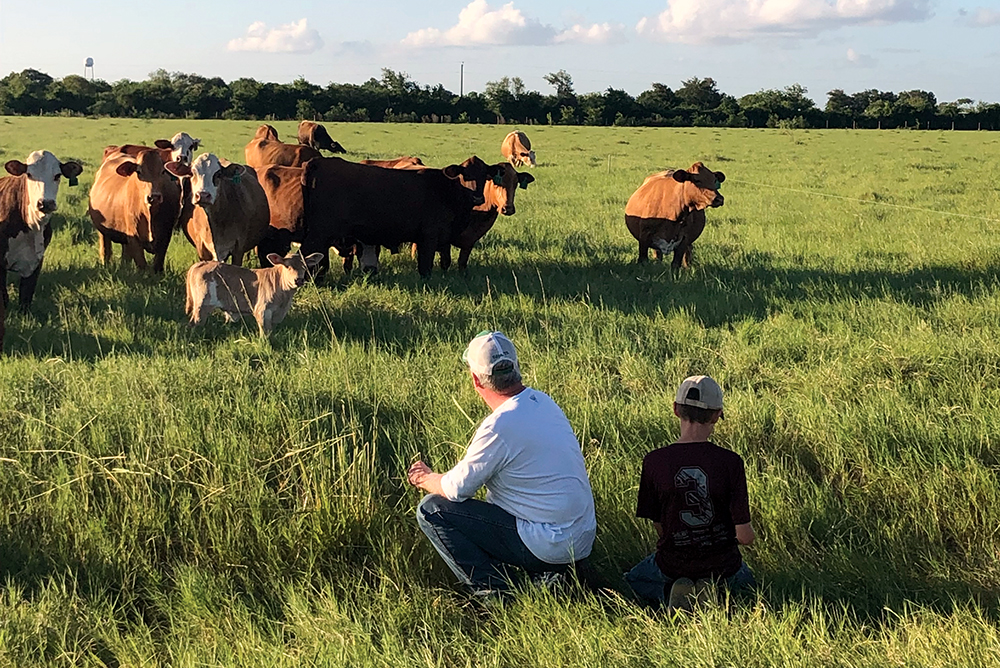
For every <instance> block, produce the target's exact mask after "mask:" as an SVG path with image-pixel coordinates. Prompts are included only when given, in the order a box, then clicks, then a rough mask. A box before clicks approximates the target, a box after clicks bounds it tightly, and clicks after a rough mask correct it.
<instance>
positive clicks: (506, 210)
mask: <svg viewBox="0 0 1000 668" xmlns="http://www.w3.org/2000/svg"><path fill="white" fill-rule="evenodd" d="M501 213H503V215H505V216H513V215H514V205H513V204H510V205H507V206H505V207H504V208H503V209H502V211H501Z"/></svg>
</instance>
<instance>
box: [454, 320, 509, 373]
mask: <svg viewBox="0 0 1000 668" xmlns="http://www.w3.org/2000/svg"><path fill="white" fill-rule="evenodd" d="M462 361H463V362H465V363H466V364H468V365H469V370H470V371H472V373H474V374H476V376H477V377H482V376H492V375H493V370H494V369H495V368H496V366H497V365H498V364H500V363H501V362H509V363H511V364H513V368H514V370H515V371H517V372H518V373H521V368H520V366H518V364H517V352H516V351H515V350H514V344H513V343H511V341H510V339H508V338H507V337H506V336H504V335H503V333H502V332H493V331H490V330H486V331H483V332H479V334H476V337H475V338H474V339H472V340H471V341H469V345H468V347H466V349H465V352H464V353H462Z"/></svg>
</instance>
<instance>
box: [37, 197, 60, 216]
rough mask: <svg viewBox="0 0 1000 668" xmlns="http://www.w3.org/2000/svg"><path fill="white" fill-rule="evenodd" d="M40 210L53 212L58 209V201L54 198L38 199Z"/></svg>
mask: <svg viewBox="0 0 1000 668" xmlns="http://www.w3.org/2000/svg"><path fill="white" fill-rule="evenodd" d="M38 210H39V211H41V212H42V213H52V212H53V211H55V210H56V201H55V200H54V199H40V200H38Z"/></svg>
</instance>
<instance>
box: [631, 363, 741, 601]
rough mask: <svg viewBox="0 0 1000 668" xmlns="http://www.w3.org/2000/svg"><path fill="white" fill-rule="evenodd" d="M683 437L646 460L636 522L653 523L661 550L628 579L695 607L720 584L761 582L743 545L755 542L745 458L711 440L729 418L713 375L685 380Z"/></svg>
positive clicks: (680, 399)
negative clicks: (745, 556)
mask: <svg viewBox="0 0 1000 668" xmlns="http://www.w3.org/2000/svg"><path fill="white" fill-rule="evenodd" d="M674 415H676V416H677V417H679V418H680V420H681V435H680V437H679V438H678V439H677V440H676V441H675V442H673V443H671V444H670V445H667V446H666V447H662V448H659V449H658V450H654V451H653V452H650V453H649V454H648V455H646V457H645V458H644V459H643V461H642V477H641V479H640V482H639V501H638V508H637V510H636V516H637V517H643V518H646V519H648V520H652V522H653V526H654V527H656V533H657V535H658V536H659V540H658V541H657V543H656V551H655V552H654V553H653V554H651V555H649V556H648V557H646V558H645V559H643V560H642V561H641V562H639V563H638V564H637V565H636V566H635V567H634V568H633V569H632V570H630V571H629V572H628V573H626V574H625V580H626V581H627V582H628V583H629V585H630V586H631V587H632V590H633V591H634V592H635V593H636V594H637V595H638V596H639V597H640V598H642V599H645V600H647V601H649V602H654V603H660V602H663V601H666V602H667V604H668V606H669V608H670V609H678V608H683V609H690V606H691V601H692V596H693V597H695V598H697V599H701V598H702V597H703V596H704V595H706V594H707V593H708V592H709V591H710V587H711V585H712V583H713V582H718V583H720V584H725V585H726V586H727V587H728V588H729V590H730V591H733V592H734V593H735V592H738V591H742V590H747V589H749V588H750V587H752V586H753V585H754V584H755V582H754V578H753V574H752V573H751V572H750V569H749V568H748V567H747V565H746V563H744V561H743V556H742V555H741V554H740V548H739V546H740V545H750V544H752V543H753V541H754V531H753V526H751V524H750V504H749V499H748V496H747V479H746V472H745V470H744V467H743V459H742V458H741V457H740V456H739V455H738V454H736V453H735V452H732V451H730V450H727V449H725V448H721V447H719V446H717V445H714V444H713V443H710V442H709V440H708V439H709V438H710V437H711V435H712V432H713V431H714V430H715V424H716V423H717V422H718V421H719V419H720V418H722V388H721V387H719V384H718V383H716V382H715V381H714V380H712V378H710V377H709V376H691V377H690V378H686V379H685V380H684V382H683V383H681V386H680V388H679V389H678V390H677V397H676V399H675V401H674Z"/></svg>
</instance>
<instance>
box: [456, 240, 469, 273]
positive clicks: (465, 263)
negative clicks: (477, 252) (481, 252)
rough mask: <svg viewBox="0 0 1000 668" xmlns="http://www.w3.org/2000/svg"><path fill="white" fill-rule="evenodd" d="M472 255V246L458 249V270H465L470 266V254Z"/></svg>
mask: <svg viewBox="0 0 1000 668" xmlns="http://www.w3.org/2000/svg"><path fill="white" fill-rule="evenodd" d="M470 255H472V246H469V247H468V248H460V249H459V251H458V270H459V271H461V272H463V273H464V272H465V270H466V269H468V267H469V256H470Z"/></svg>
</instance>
